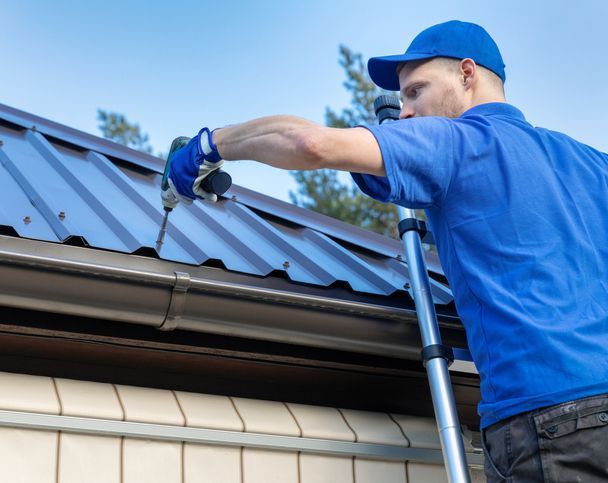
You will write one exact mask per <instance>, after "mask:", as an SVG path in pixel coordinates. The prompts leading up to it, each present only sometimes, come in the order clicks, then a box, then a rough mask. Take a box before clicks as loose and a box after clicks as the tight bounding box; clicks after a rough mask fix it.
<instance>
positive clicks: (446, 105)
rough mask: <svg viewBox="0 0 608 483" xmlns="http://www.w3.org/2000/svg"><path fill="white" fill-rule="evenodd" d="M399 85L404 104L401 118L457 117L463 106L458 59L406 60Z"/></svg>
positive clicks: (463, 108) (462, 90) (400, 72)
mask: <svg viewBox="0 0 608 483" xmlns="http://www.w3.org/2000/svg"><path fill="white" fill-rule="evenodd" d="M399 85H400V87H401V91H400V95H399V97H400V98H401V102H402V104H403V107H402V108H401V113H400V114H399V118H400V119H408V118H410V117H420V116H442V117H458V116H460V115H461V114H462V113H463V112H464V111H465V110H466V107H465V97H464V94H465V91H464V89H463V85H462V83H461V82H459V72H458V64H457V63H456V64H453V63H452V64H450V63H449V62H445V61H444V60H443V59H431V60H423V61H414V62H408V63H407V64H405V65H403V67H402V68H401V70H400V71H399Z"/></svg>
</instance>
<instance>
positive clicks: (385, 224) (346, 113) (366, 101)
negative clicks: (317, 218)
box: [289, 45, 398, 238]
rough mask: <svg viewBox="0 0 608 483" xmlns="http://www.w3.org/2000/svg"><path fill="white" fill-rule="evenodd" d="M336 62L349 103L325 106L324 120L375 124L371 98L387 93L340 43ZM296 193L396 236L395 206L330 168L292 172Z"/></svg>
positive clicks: (306, 202)
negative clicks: (336, 107)
mask: <svg viewBox="0 0 608 483" xmlns="http://www.w3.org/2000/svg"><path fill="white" fill-rule="evenodd" d="M339 63H340V65H341V66H342V68H343V69H344V73H345V74H346V81H345V82H344V87H345V88H346V90H347V91H349V92H350V93H351V102H350V106H349V107H347V108H344V109H342V112H341V113H339V114H338V113H336V112H335V111H333V110H332V109H331V108H330V107H327V108H326V109H325V123H326V125H327V126H330V127H339V128H345V127H354V126H358V125H361V124H376V123H377V120H376V115H375V113H374V107H373V106H374V100H375V99H376V97H378V96H379V95H382V94H389V93H388V92H386V91H384V90H382V89H380V88H379V87H377V86H376V85H375V84H374V83H373V82H372V81H371V79H370V78H369V75H368V74H367V68H366V66H365V62H364V61H363V56H362V55H361V54H360V53H356V52H353V51H352V50H351V49H349V48H348V47H346V46H345V45H341V46H340V59H339ZM292 176H293V177H294V178H295V180H296V182H297V183H298V189H297V192H296V193H294V192H290V193H289V197H290V199H291V201H292V202H293V203H295V204H298V205H300V206H302V207H304V208H308V209H311V210H314V211H317V212H319V213H323V214H324V215H327V216H331V217H333V218H337V219H339V220H342V221H344V222H346V223H350V224H353V225H358V226H360V227H362V228H366V229H368V230H372V231H375V232H377V233H381V234H383V235H387V236H392V237H395V238H397V237H398V234H397V223H398V218H397V209H396V207H395V205H392V204H387V203H380V202H379V201H376V200H374V199H372V198H370V197H369V196H367V195H364V194H363V193H361V191H360V190H359V188H357V187H356V186H355V185H354V183H352V182H351V183H344V182H342V181H340V180H339V178H338V176H337V173H336V172H335V171H330V170H319V171H295V172H293V173H292Z"/></svg>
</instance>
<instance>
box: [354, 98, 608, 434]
mask: <svg viewBox="0 0 608 483" xmlns="http://www.w3.org/2000/svg"><path fill="white" fill-rule="evenodd" d="M368 129H369V130H370V131H371V133H372V134H373V135H374V136H375V138H376V140H377V141H378V144H379V146H380V150H381V152H382V157H383V159H384V165H385V168H386V174H387V175H386V177H377V176H371V175H361V174H353V178H354V180H355V181H356V183H357V184H358V185H359V187H360V188H361V189H362V190H363V191H364V192H365V193H367V194H368V195H370V196H372V197H374V198H376V199H378V200H380V201H388V202H393V203H397V204H400V205H403V206H405V207H408V208H424V209H425V210H426V213H427V217H428V220H429V224H430V227H431V229H432V230H433V233H434V236H435V241H436V243H437V249H438V251H439V256H440V259H441V263H442V265H443V268H444V271H445V273H446V276H447V278H448V280H449V282H450V287H451V288H452V291H453V293H454V299H455V303H456V308H457V310H458V313H459V314H460V317H461V319H462V322H463V324H464V326H465V329H466V332H467V339H468V343H469V349H470V350H471V353H472V355H473V359H474V360H475V364H476V365H477V368H478V370H479V374H480V377H481V395H482V400H481V402H480V404H479V408H478V411H479V414H480V416H481V426H482V428H484V427H487V426H489V425H491V424H493V423H495V422H497V421H500V420H502V419H505V418H507V417H509V416H512V415H515V414H518V413H521V412H525V411H529V410H532V409H536V408H540V407H544V406H550V405H553V404H557V403H561V402H565V401H569V400H572V399H577V398H581V397H585V396H591V395H595V394H601V393H605V392H608V155H606V154H604V153H602V152H599V151H597V150H595V149H593V148H591V147H589V146H586V145H584V144H582V143H580V142H577V141H575V140H573V139H572V138H570V137H568V136H566V135H564V134H561V133H558V132H554V131H549V130H547V129H541V128H535V127H533V126H532V125H530V124H529V123H528V122H527V121H526V120H525V118H524V116H523V114H522V113H521V112H520V111H519V110H518V109H516V108H515V107H513V106H510V105H508V104H504V103H490V104H482V105H478V106H475V107H473V108H472V109H470V110H468V111H467V112H465V113H464V114H463V115H462V116H461V117H459V118H457V119H447V118H440V117H421V118H414V119H407V120H401V121H396V122H393V123H388V124H383V125H381V126H369V127H368Z"/></svg>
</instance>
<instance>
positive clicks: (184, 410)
mask: <svg viewBox="0 0 608 483" xmlns="http://www.w3.org/2000/svg"><path fill="white" fill-rule="evenodd" d="M0 410H5V411H20V412H30V413H38V414H52V415H63V416H76V417H82V418H96V419H104V420H118V421H130V422H139V423H154V424H161V425H172V426H185V427H193V428H207V429H219V430H225V431H237V432H246V433H261V434H272V435H284V436H293V437H301V438H319V439H325V440H334V441H351V442H361V443H376V444H385V445H391V446H399V447H411V448H423V449H430V450H437V449H439V448H440V446H439V439H438V436H437V430H436V426H435V422H434V421H433V420H432V419H429V418H420V417H412V416H405V415H395V414H386V413H373V412H366V411H356V410H346V409H337V408H329V407H321V406H309V405H302V404H293V403H283V402H277V401H263V400H254V399H245V398H237V397H227V396H218V395H209V394H197V393H188V392H182V391H171V390H161V389H152V388H144V387H136V386H125V385H118V384H104V383H97V382H88V381H77V380H70V379H61V378H52V377H42V376H32V375H23V374H13V373H6V372H0ZM467 451H472V447H470V446H467ZM0 468H2V475H3V476H2V480H3V481H11V482H14V483H34V482H35V483H47V482H48V483H59V482H61V483H83V482H90V483H102V482H103V483H119V482H120V483H123V482H124V483H139V482H141V483H144V482H145V483H155V482H159V483H160V482H162V483H185V482H187V483H190V482H214V483H274V482H276V483H355V482H356V483H367V482H369V483H376V482H383V483H407V482H409V483H434V482H444V481H447V478H446V475H445V470H444V468H443V466H441V465H436V464H429V463H422V462H413V461H388V460H387V461H383V460H381V459H380V460H379V459H369V458H363V457H360V456H329V455H320V454H312V453H307V452H299V451H295V450H294V451H281V450H276V449H262V448H253V447H234V446H230V447H228V446H220V445H211V444H196V443H190V442H180V441H161V440H157V439H141V438H132V437H124V436H105V435H96V434H75V433H71V432H70V433H68V432H63V431H51V430H37V429H22V428H17V427H1V428H0ZM472 476H473V481H475V482H481V481H485V479H484V477H483V474H482V471H481V470H479V469H474V470H472Z"/></svg>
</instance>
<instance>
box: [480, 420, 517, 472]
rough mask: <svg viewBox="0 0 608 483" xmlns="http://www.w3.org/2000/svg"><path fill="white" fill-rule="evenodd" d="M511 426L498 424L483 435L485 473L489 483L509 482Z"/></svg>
mask: <svg viewBox="0 0 608 483" xmlns="http://www.w3.org/2000/svg"><path fill="white" fill-rule="evenodd" d="M508 433H509V424H508V423H507V424H504V423H497V425H496V427H495V426H490V427H489V428H487V429H484V430H483V431H482V433H481V446H482V449H483V453H484V472H485V474H486V478H487V481H488V483H494V482H502V481H506V480H507V466H508V461H509V456H508V454H507V450H508V446H509V445H508V440H509V437H510V435H509V434H508Z"/></svg>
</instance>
